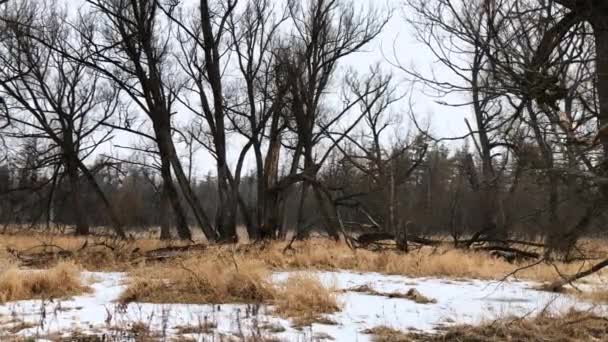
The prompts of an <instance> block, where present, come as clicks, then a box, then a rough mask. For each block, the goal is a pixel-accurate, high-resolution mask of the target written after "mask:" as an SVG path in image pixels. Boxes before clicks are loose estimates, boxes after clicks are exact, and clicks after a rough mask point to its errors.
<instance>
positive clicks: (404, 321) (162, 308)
mask: <svg viewBox="0 0 608 342" xmlns="http://www.w3.org/2000/svg"><path fill="white" fill-rule="evenodd" d="M309 273H310V272H309ZM312 273H313V274H315V275H316V276H318V277H319V279H321V280H322V281H323V282H324V283H325V284H327V285H329V286H333V287H335V288H336V289H339V290H348V289H350V288H353V287H356V286H361V285H368V286H370V287H372V288H373V289H374V290H376V291H378V292H395V291H398V292H404V293H405V292H406V291H407V290H408V289H410V288H415V289H417V290H418V291H419V292H420V293H422V294H423V295H425V296H427V297H430V298H432V299H435V300H436V301H437V302H436V303H434V304H417V303H415V302H413V301H410V300H408V299H398V298H387V297H384V296H374V295H368V294H365V293H358V292H352V291H344V292H341V293H340V295H339V300H340V302H341V303H342V304H343V307H342V310H341V311H340V312H338V313H335V314H332V315H328V316H327V318H329V319H330V320H331V321H334V322H335V323H336V324H333V325H331V324H330V325H325V324H313V325H312V326H311V327H307V328H304V329H302V330H298V329H295V328H293V327H291V326H290V323H289V321H287V320H284V319H281V318H278V317H274V316H272V308H271V307H267V306H261V307H260V306H252V305H240V304H221V305H184V304H163V305H159V304H145V303H131V304H129V305H128V306H126V307H125V306H121V305H119V304H117V303H115V302H114V300H115V299H116V298H117V297H118V296H119V295H120V293H121V292H122V290H123V289H124V285H123V283H124V278H125V275H124V274H121V273H98V272H91V273H85V274H84V275H83V276H84V277H85V280H87V281H89V280H91V279H93V280H94V282H93V283H92V285H91V287H92V289H93V291H92V292H91V293H89V294H86V295H82V296H77V297H74V298H72V299H69V300H63V301H53V302H48V301H47V302H43V301H40V300H28V301H17V302H10V303H6V304H4V305H1V306H0V325H3V324H4V327H6V326H7V325H10V324H15V323H8V322H9V321H13V322H14V321H16V320H19V321H21V322H26V323H31V324H33V327H30V328H28V329H24V330H21V331H20V332H19V333H18V334H20V335H23V336H30V337H41V338H42V337H45V336H49V335H50V334H54V333H58V332H59V333H62V334H68V333H72V332H74V331H80V332H85V333H96V334H104V333H105V334H108V335H109V336H113V337H115V338H116V337H118V340H128V334H127V333H124V330H125V329H126V330H128V329H129V327H137V326H138V325H140V326H148V327H150V328H151V329H152V331H153V333H154V335H155V336H156V337H158V339H159V340H165V339H166V340H171V337H173V336H175V334H176V331H177V330H176V327H179V326H201V325H205V324H208V325H213V326H215V327H214V329H212V330H213V333H211V334H190V335H188V336H189V337H192V338H193V339H194V340H197V341H211V340H217V337H218V336H219V335H225V336H234V337H237V338H238V337H239V336H252V335H255V336H263V337H270V336H272V337H277V338H278V339H279V340H285V341H311V340H324V339H328V340H329V339H333V340H336V341H369V340H370V339H371V336H369V335H366V334H365V333H364V331H365V330H366V329H369V328H373V327H376V326H379V325H383V326H389V327H393V328H397V329H402V330H406V329H418V330H424V331H430V330H433V329H436V328H437V327H439V326H441V325H445V324H456V323H478V322H480V321H483V320H490V319H493V318H497V317H499V316H505V315H520V316H521V315H529V314H533V313H534V312H537V311H538V310H542V309H543V308H545V307H547V306H548V308H549V310H552V311H560V310H568V309H570V308H577V309H580V310H586V309H591V308H593V310H597V311H599V313H601V314H604V313H606V312H608V307H606V306H604V307H597V306H596V307H592V305H591V304H589V303H585V302H582V301H581V300H580V299H578V298H574V297H571V296H568V295H559V294H553V293H547V292H540V291H536V290H534V289H533V287H534V286H536V284H533V283H526V282H516V281H508V282H503V283H498V282H491V281H481V280H470V281H454V280H446V279H432V278H408V277H403V276H387V275H381V274H377V273H363V274H361V273H355V272H348V271H341V272H312ZM288 275H289V273H286V272H283V273H276V274H275V275H274V280H275V281H281V280H282V279H285V278H286V277H287V276H288ZM133 329H135V328H133ZM121 334H124V335H121ZM214 335H215V336H214ZM121 336H123V337H121ZM214 337H215V338H214Z"/></svg>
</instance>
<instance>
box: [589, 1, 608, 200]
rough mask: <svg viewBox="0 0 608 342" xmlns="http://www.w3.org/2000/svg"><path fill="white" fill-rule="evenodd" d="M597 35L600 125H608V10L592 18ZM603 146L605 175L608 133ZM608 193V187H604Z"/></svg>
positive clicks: (603, 139) (603, 140) (603, 136)
mask: <svg viewBox="0 0 608 342" xmlns="http://www.w3.org/2000/svg"><path fill="white" fill-rule="evenodd" d="M591 23H592V25H593V29H594V36H595V49H596V62H595V63H596V76H597V96H598V104H599V114H598V125H599V127H604V126H606V125H608V10H603V11H599V13H598V14H597V15H595V16H594V17H593V19H592V20H591ZM599 141H600V143H601V144H602V148H603V150H604V151H603V152H604V153H603V165H602V166H603V167H602V173H603V176H606V175H607V174H608V135H606V134H603V135H600V136H599ZM604 193H605V194H606V195H608V189H604Z"/></svg>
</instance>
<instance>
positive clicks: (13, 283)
mask: <svg viewBox="0 0 608 342" xmlns="http://www.w3.org/2000/svg"><path fill="white" fill-rule="evenodd" d="M86 291H88V288H87V287H86V286H83V285H82V283H81V278H80V268H79V267H78V266H76V265H75V264H73V263H71V262H62V263H59V264H57V265H56V266H55V267H53V268H50V269H48V270H37V271H31V270H19V269H17V268H10V269H8V270H6V271H4V272H3V273H1V274H0V302H2V303H4V302H7V301H14V300H26V299H48V298H63V297H68V296H73V295H78V294H81V293H83V292H86Z"/></svg>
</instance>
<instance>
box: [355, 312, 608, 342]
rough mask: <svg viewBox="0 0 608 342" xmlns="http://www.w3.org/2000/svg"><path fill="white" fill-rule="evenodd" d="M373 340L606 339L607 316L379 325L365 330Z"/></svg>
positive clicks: (561, 341)
mask: <svg viewBox="0 0 608 342" xmlns="http://www.w3.org/2000/svg"><path fill="white" fill-rule="evenodd" d="M365 333H366V334H370V335H373V340H374V341H375V342H414V341H416V342H445V341H466V342H485V341H504V342H507V341H509V342H511V341H521V342H523V341H530V342H546V341H557V342H579V341H580V342H584V341H585V342H586V341H607V336H608V319H606V318H604V317H599V316H595V315H592V314H589V313H585V312H578V311H570V312H568V313H566V314H563V315H549V314H547V313H543V314H541V315H538V316H536V317H533V318H525V319H524V318H503V319H500V320H495V321H492V322H488V323H484V324H481V325H479V326H470V325H459V326H452V327H448V328H445V329H444V331H442V332H440V333H410V332H403V331H400V330H396V329H393V328H389V327H385V326H379V327H375V328H372V329H369V330H366V331H365Z"/></svg>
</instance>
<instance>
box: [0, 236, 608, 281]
mask: <svg viewBox="0 0 608 342" xmlns="http://www.w3.org/2000/svg"><path fill="white" fill-rule="evenodd" d="M85 241H87V242H86V243H87V247H86V248H84V249H82V246H83V245H84V244H85ZM108 243H111V244H114V245H111V246H110V247H112V248H108V246H107V245H108ZM581 243H582V244H583V245H584V246H585V247H586V248H588V249H589V248H591V249H592V252H593V255H596V256H602V255H604V256H608V244H607V243H606V241H600V240H585V241H582V242H581ZM183 244H184V242H176V241H174V242H163V241H159V240H155V239H150V238H142V239H136V240H133V241H126V242H112V241H111V242H108V241H107V239H102V238H94V237H93V238H89V239H88V240H87V239H84V238H81V237H74V236H62V235H51V234H28V235H25V234H13V235H0V265H2V264H4V265H8V264H15V262H16V260H15V258H14V257H13V256H11V255H10V254H9V253H7V252H6V248H7V247H10V248H13V249H16V250H27V249H30V250H29V251H28V252H38V251H41V250H55V251H57V250H60V249H64V250H69V251H73V252H74V254H75V259H76V260H75V261H76V262H77V263H78V264H80V265H82V266H83V267H84V268H86V269H88V270H116V271H125V270H129V269H131V268H132V267H133V264H134V258H133V255H134V252H135V253H140V254H141V253H145V252H146V251H150V250H152V249H156V248H160V247H166V246H169V245H183ZM54 246H56V247H54ZM285 246H286V242H272V243H268V244H254V245H237V246H209V248H207V249H206V250H203V251H196V252H190V253H184V258H188V257H189V256H196V257H198V258H199V259H200V260H206V261H209V262H213V260H214V258H215V257H216V256H217V255H222V254H234V255H235V257H236V258H240V259H243V260H245V262H251V261H255V262H259V263H262V264H264V265H265V266H267V268H270V269H272V270H294V269H318V270H335V269H346V270H355V271H362V272H379V273H385V274H397V275H405V276H411V277H449V278H477V279H502V278H503V277H504V276H505V275H507V274H509V273H511V272H513V271H514V270H516V269H518V268H524V267H525V266H527V265H528V263H515V264H512V263H508V262H506V261H505V260H502V259H497V258H494V257H491V256H490V255H488V254H487V253H483V252H473V251H467V250H461V249H453V248H451V247H449V246H443V247H439V248H437V249H433V248H422V249H421V250H419V251H413V252H411V253H409V254H402V253H396V252H394V251H383V252H376V251H369V250H363V249H359V250H356V251H352V250H351V249H349V248H348V246H347V245H346V244H344V243H341V242H338V243H336V242H334V241H330V240H325V239H312V240H308V241H302V242H297V243H296V244H295V245H294V249H293V250H290V251H288V252H287V253H284V252H283V250H284V248H285ZM169 263H170V264H172V265H174V266H175V265H177V262H175V261H169ZM225 264H226V262H224V261H219V265H225ZM229 264H230V262H229ZM588 265H589V262H587V263H583V262H573V263H569V264H565V263H556V264H555V266H557V268H558V270H559V273H561V274H574V273H576V272H578V271H579V270H581V269H584V268H586V267H588ZM170 268H172V269H173V268H175V267H170ZM182 271H183V270H182ZM559 273H558V272H557V271H556V269H555V267H554V265H550V264H545V263H540V264H538V265H535V266H534V267H530V268H525V269H523V270H521V271H519V272H517V274H516V276H517V277H520V278H522V279H527V280H536V281H553V280H555V279H558V278H559V277H560V274H559ZM149 283H152V284H148V285H147V286H152V287H154V286H160V285H155V284H153V281H149Z"/></svg>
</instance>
